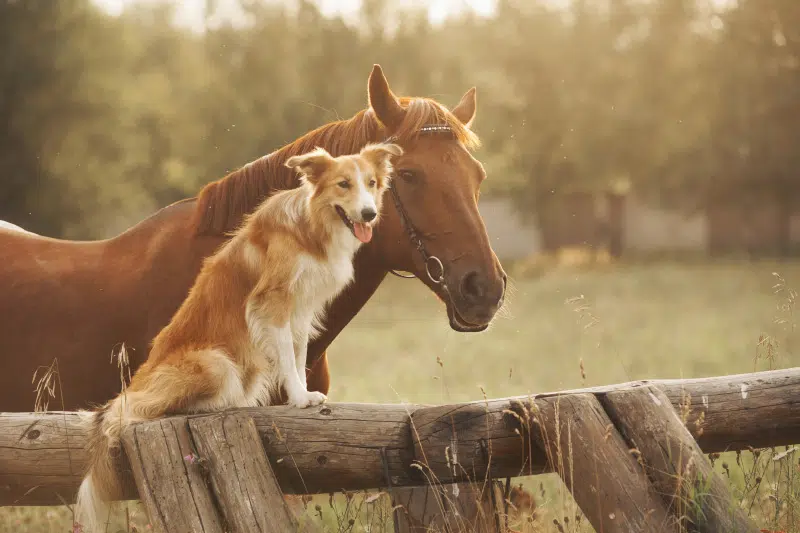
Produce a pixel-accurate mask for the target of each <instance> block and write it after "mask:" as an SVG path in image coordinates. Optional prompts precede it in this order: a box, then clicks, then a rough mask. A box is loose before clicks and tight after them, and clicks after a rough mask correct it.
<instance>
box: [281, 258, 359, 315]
mask: <svg viewBox="0 0 800 533" xmlns="http://www.w3.org/2000/svg"><path fill="white" fill-rule="evenodd" d="M352 279H353V261H352V258H351V257H349V256H348V255H346V254H338V255H336V256H329V257H328V258H327V260H319V259H317V258H315V257H312V256H301V258H300V261H299V262H298V267H297V276H296V282H295V290H296V294H297V296H300V297H301V298H302V299H304V300H306V301H308V302H309V303H311V302H312V301H313V302H319V304H318V305H321V304H324V303H325V302H327V301H328V300H329V299H330V298H332V297H334V296H335V295H336V294H337V293H338V292H339V291H341V290H342V289H343V288H344V287H345V286H346V285H347V284H348V283H350V281H351V280H352Z"/></svg>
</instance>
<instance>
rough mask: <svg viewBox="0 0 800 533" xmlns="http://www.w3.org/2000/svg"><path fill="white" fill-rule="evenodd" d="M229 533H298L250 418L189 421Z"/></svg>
mask: <svg viewBox="0 0 800 533" xmlns="http://www.w3.org/2000/svg"><path fill="white" fill-rule="evenodd" d="M189 429H190V431H191V434H192V438H193V439H194V444H195V448H196V449H197V455H198V457H199V458H200V461H201V464H202V465H203V468H204V469H206V470H207V471H208V473H209V479H210V482H211V487H212V489H213V493H214V494H215V495H216V497H217V501H218V503H219V508H220V509H221V511H222V515H223V518H224V520H225V524H226V527H225V530H226V531H227V532H229V533H285V532H287V531H297V529H298V527H297V524H296V523H295V522H294V520H293V517H292V515H291V513H290V512H289V508H288V506H287V505H286V503H285V502H284V500H283V494H282V493H281V489H280V487H279V486H278V482H277V480H276V479H275V475H274V474H273V472H272V468H271V467H270V465H269V461H268V460H267V456H266V455H265V454H264V448H263V447H262V446H261V438H260V436H259V434H258V432H257V431H256V427H255V424H253V420H252V419H251V418H250V417H249V416H247V415H246V414H244V413H235V412H230V413H222V414H218V415H210V416H205V417H201V418H191V419H189Z"/></svg>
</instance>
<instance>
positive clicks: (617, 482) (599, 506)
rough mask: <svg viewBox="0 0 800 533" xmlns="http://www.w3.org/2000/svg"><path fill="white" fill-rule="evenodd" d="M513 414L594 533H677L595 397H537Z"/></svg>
mask: <svg viewBox="0 0 800 533" xmlns="http://www.w3.org/2000/svg"><path fill="white" fill-rule="evenodd" d="M518 413H519V414H520V415H521V416H522V417H524V418H525V419H526V420H527V421H526V425H528V426H529V427H530V428H531V430H530V433H529V434H530V437H531V440H532V441H533V445H534V446H536V447H537V448H539V449H542V450H545V455H546V456H547V458H548V464H549V465H550V466H551V469H552V470H553V471H555V472H558V474H559V475H560V476H561V479H562V481H563V482H564V483H565V484H566V485H567V487H568V488H569V490H570V491H571V492H572V496H573V497H574V499H575V502H576V503H577V504H578V505H579V506H580V508H581V510H582V511H583V513H584V514H585V515H586V518H587V519H588V520H589V522H590V523H591V524H592V526H593V527H594V529H595V531H603V532H605V533H615V532H619V533H629V532H631V531H659V532H664V533H668V532H675V533H677V532H678V531H679V529H678V523H677V520H676V519H674V518H673V517H671V516H670V515H669V513H668V512H667V509H666V506H665V505H664V502H663V501H662V500H661V498H660V497H659V495H658V494H657V493H656V491H655V489H654V487H653V486H652V485H651V484H650V481H649V480H648V478H647V476H646V475H645V473H644V472H643V471H642V469H641V468H640V467H639V465H638V463H637V462H636V459H635V458H634V457H633V456H632V455H631V453H630V451H629V448H628V446H627V444H626V443H625V441H624V440H623V439H622V437H621V436H620V434H619V433H618V432H617V431H616V430H615V429H614V426H613V424H612V423H611V421H610V420H609V418H608V416H607V415H606V413H605V410H604V409H603V407H602V406H601V405H600V403H599V402H598V401H597V398H596V397H595V396H594V395H592V394H573V395H569V396H556V397H549V398H542V399H539V400H536V401H535V403H534V402H531V403H530V404H528V405H524V406H521V408H520V409H519V411H518Z"/></svg>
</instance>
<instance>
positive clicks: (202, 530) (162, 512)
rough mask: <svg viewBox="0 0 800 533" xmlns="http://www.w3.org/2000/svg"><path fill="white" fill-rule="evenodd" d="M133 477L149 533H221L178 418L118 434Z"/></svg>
mask: <svg viewBox="0 0 800 533" xmlns="http://www.w3.org/2000/svg"><path fill="white" fill-rule="evenodd" d="M122 444H123V446H124V448H125V453H126V454H127V456H128V458H129V460H130V465H131V469H132V471H133V477H134V479H135V481H136V486H137V487H138V489H139V493H140V494H141V495H142V503H144V506H145V509H146V510H147V515H148V518H149V519H150V524H151V525H152V527H153V531H155V532H157V533H223V532H224V531H225V529H224V528H223V527H222V523H221V520H220V519H219V515H218V512H217V509H216V507H215V502H214V497H213V495H212V493H211V491H210V490H209V487H208V484H207V482H206V480H205V479H204V473H203V470H202V467H201V465H200V464H198V463H197V462H193V461H192V460H187V459H186V457H187V456H190V457H191V454H193V453H194V451H193V447H192V445H191V437H190V435H189V431H188V428H187V425H186V419H184V418H168V419H162V420H157V421H155V422H147V423H144V424H136V425H134V426H132V427H129V428H127V429H126V430H125V431H124V432H123V434H122Z"/></svg>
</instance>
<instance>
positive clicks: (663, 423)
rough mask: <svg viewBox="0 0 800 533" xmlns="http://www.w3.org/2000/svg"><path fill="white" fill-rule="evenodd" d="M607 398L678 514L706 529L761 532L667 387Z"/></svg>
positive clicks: (611, 411) (617, 420) (706, 531)
mask: <svg viewBox="0 0 800 533" xmlns="http://www.w3.org/2000/svg"><path fill="white" fill-rule="evenodd" d="M603 403H604V405H605V407H606V410H607V412H608V414H609V416H610V417H611V418H612V419H613V420H614V422H615V424H616V426H617V428H618V429H619V431H620V432H621V433H622V434H623V436H624V437H625V438H626V440H627V441H628V443H629V445H630V446H631V447H633V448H635V449H636V450H638V453H639V454H641V460H642V463H643V464H644V466H645V468H646V471H647V474H648V476H649V477H650V479H651V480H652V482H653V484H654V485H655V487H656V490H658V492H659V493H660V494H662V496H663V497H664V498H666V499H667V501H668V503H669V505H670V507H671V509H672V511H673V514H674V515H675V516H678V517H682V518H686V519H688V520H689V521H690V522H691V524H692V526H693V528H694V530H696V531H699V532H701V533H714V532H718V531H724V532H726V533H729V532H730V533H745V532H746V533H757V532H758V528H757V527H756V526H755V525H754V524H753V523H752V522H751V521H750V520H749V519H748V518H747V516H746V515H745V513H744V512H743V511H742V510H741V509H740V508H739V506H738V505H737V502H736V501H735V500H734V498H733V496H732V494H731V493H730V491H729V490H728V487H727V485H726V483H725V481H724V480H723V479H722V478H721V477H720V476H719V475H717V474H716V473H715V472H714V471H713V469H712V468H711V464H710V463H709V461H708V459H707V458H706V457H705V456H704V455H703V452H702V450H701V449H700V447H699V446H698V445H697V442H696V441H695V440H694V438H693V437H692V435H691V433H689V430H688V429H687V428H686V426H685V425H684V424H683V421H682V420H681V419H680V417H679V416H678V413H677V411H676V410H675V409H674V408H673V406H672V404H671V403H670V400H669V398H668V397H667V396H666V395H665V394H664V393H663V392H662V391H660V390H659V389H657V388H655V387H641V388H636V389H629V390H622V391H618V392H610V393H608V394H606V395H605V397H604V398H603Z"/></svg>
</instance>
